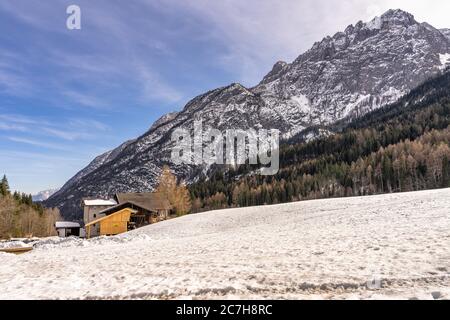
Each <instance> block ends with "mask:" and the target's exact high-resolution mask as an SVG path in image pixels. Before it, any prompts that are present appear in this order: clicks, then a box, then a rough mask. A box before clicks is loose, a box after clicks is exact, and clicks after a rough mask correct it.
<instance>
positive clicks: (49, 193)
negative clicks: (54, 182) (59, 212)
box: [32, 189, 59, 202]
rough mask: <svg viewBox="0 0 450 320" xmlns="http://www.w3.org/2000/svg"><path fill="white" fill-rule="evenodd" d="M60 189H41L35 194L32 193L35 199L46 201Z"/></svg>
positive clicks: (36, 200)
mask: <svg viewBox="0 0 450 320" xmlns="http://www.w3.org/2000/svg"><path fill="white" fill-rule="evenodd" d="M58 190H59V189H48V190H44V191H40V192H38V193H36V194H34V195H32V198H33V201H35V202H38V201H45V200H47V199H48V198H50V197H51V196H52V195H53V194H54V193H55V192H58Z"/></svg>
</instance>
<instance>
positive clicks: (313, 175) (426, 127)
mask: <svg viewBox="0 0 450 320" xmlns="http://www.w3.org/2000/svg"><path fill="white" fill-rule="evenodd" d="M449 125H450V72H449V70H448V69H447V72H445V73H444V74H442V75H440V76H437V77H434V78H432V79H430V80H428V81H426V82H425V83H423V84H422V85H420V86H419V87H418V88H416V89H414V90H412V91H411V92H410V93H409V94H408V95H406V96H405V97H403V98H401V99H400V100H399V101H398V102H397V103H395V104H393V105H390V106H387V107H384V108H382V109H378V110H376V111H374V112H372V113H369V114H367V115H366V116H364V117H362V118H359V119H357V120H354V121H352V122H351V123H349V124H345V122H343V123H341V124H340V127H341V129H340V130H339V133H337V134H335V135H332V136H329V137H324V138H320V139H317V140H314V141H311V142H309V143H296V144H286V145H283V146H282V147H281V149H280V171H279V173H278V174H277V175H276V176H261V175H256V174H253V173H252V172H253V169H254V168H252V167H251V166H248V165H246V166H241V167H239V168H227V169H226V170H222V171H217V172H216V174H215V175H214V176H213V177H212V178H211V179H209V180H201V181H199V182H197V183H195V184H193V185H191V186H190V192H191V197H192V201H193V210H194V211H203V210H209V209H218V208H225V207H242V206H253V205H264V204H276V203H283V202H290V201H297V200H307V199H318V198H327V197H344V196H360V195H371V194H380V193H390V192H404V191H415V190H424V189H433V188H441V187H449V186H450V172H449V166H450V163H449V160H450V146H449V143H450V127H449ZM336 128H337V127H336V126H335V127H334V128H333V129H334V130H336Z"/></svg>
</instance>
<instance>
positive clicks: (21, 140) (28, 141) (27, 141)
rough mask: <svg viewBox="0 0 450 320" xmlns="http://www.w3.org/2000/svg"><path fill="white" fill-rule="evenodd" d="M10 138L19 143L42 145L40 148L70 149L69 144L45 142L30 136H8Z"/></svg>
mask: <svg viewBox="0 0 450 320" xmlns="http://www.w3.org/2000/svg"><path fill="white" fill-rule="evenodd" d="M8 140H10V141H12V142H17V143H24V144H28V145H31V146H34V147H40V148H47V149H55V150H61V151H64V150H68V147H67V146H63V145H59V144H55V143H49V142H43V141H39V140H34V139H29V138H22V137H8Z"/></svg>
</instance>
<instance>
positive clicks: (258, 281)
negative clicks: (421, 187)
mask: <svg viewBox="0 0 450 320" xmlns="http://www.w3.org/2000/svg"><path fill="white" fill-rule="evenodd" d="M6 245H7V244H3V246H6ZM34 246H35V249H34V250H33V251H32V252H30V253H27V254H23V255H18V256H16V255H12V254H6V253H0V298H1V299H47V298H50V299H79V298H81V299H99V298H100V299H130V298H131V299H191V298H193V299H197V298H209V299H216V298H225V299H240V298H246V299H256V298H263V299H264V298H276V299H285V298H289V299H299V298H300V299H398V298H400V299H449V298H450V189H446V190H436V191H425V192H416V193H404V194H394V195H383V196H373V197H364V198H345V199H331V200H318V201H307V202H300V203H291V204H285V205H277V206H265V207H255V208H246V209H231V210H221V211H215V212H207V213H202V214H197V215H190V216H185V217H182V218H179V219H174V220H169V221H165V222H162V223H158V224H154V225H151V226H148V227H145V228H142V229H139V230H136V231H133V232H130V233H128V234H124V235H121V236H117V237H111V238H104V237H102V238H97V239H92V240H89V241H88V240H82V239H75V238H72V239H62V240H60V239H58V238H48V239H43V240H40V241H38V242H35V244H34Z"/></svg>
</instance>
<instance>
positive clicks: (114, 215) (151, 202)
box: [85, 192, 171, 238]
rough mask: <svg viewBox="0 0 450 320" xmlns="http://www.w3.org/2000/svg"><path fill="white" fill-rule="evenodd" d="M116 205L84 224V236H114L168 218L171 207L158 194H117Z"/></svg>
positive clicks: (164, 198)
mask: <svg viewBox="0 0 450 320" xmlns="http://www.w3.org/2000/svg"><path fill="white" fill-rule="evenodd" d="M115 200H116V202H117V203H118V204H117V205H115V206H111V207H109V208H106V209H105V210H102V211H100V212H98V216H99V217H100V218H98V219H96V220H93V221H90V222H88V223H86V224H85V228H86V236H87V237H88V238H90V237H91V236H97V235H116V234H120V233H123V232H126V231H128V230H133V229H136V228H140V227H143V226H146V225H148V224H152V223H155V222H158V221H162V220H165V219H167V218H168V216H169V213H170V210H171V206H170V203H169V201H168V199H167V198H166V197H164V196H163V195H162V194H159V193H150V192H147V193H118V194H116V195H115Z"/></svg>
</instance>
